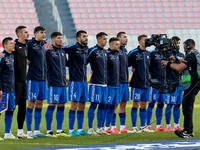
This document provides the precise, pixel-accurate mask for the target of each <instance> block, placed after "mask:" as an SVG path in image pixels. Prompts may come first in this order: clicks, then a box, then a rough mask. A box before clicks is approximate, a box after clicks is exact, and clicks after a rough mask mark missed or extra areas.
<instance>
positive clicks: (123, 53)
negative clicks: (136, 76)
mask: <svg viewBox="0 0 200 150" xmlns="http://www.w3.org/2000/svg"><path fill="white" fill-rule="evenodd" d="M127 56H128V52H127V50H126V48H125V47H123V46H120V49H119V61H120V83H128V57H127Z"/></svg>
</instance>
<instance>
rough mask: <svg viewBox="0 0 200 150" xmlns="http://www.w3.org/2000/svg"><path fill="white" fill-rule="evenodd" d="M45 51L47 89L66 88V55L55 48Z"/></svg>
mask: <svg viewBox="0 0 200 150" xmlns="http://www.w3.org/2000/svg"><path fill="white" fill-rule="evenodd" d="M52 46H53V49H54V50H47V51H46V60H47V79H48V87H50V86H53V87H64V86H66V53H65V51H64V50H62V49H59V48H57V47H55V46H54V45H52Z"/></svg>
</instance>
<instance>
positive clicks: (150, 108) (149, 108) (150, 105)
mask: <svg viewBox="0 0 200 150" xmlns="http://www.w3.org/2000/svg"><path fill="white" fill-rule="evenodd" d="M154 105H155V104H154V103H149V105H148V108H147V125H148V126H149V125H150V124H151V118H152V111H153V108H154Z"/></svg>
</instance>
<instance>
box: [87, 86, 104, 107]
mask: <svg viewBox="0 0 200 150" xmlns="http://www.w3.org/2000/svg"><path fill="white" fill-rule="evenodd" d="M89 101H90V102H95V103H100V104H107V86H101V85H95V84H91V85H90V86H89Z"/></svg>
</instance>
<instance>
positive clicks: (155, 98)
mask: <svg viewBox="0 0 200 150" xmlns="http://www.w3.org/2000/svg"><path fill="white" fill-rule="evenodd" d="M150 53H151V65H150V74H151V78H152V79H157V80H159V81H160V83H161V82H162V71H163V70H162V69H163V67H162V65H161V58H162V56H161V55H160V54H159V52H158V51H157V50H153V51H151V52H150ZM164 69H165V74H166V68H164ZM164 85H166V80H165V83H164ZM159 90H160V89H159V88H158V89H156V88H154V87H151V90H150V101H149V105H148V108H147V126H148V129H149V130H150V131H152V132H154V130H153V129H152V128H151V118H152V111H153V108H154V106H155V103H156V102H157V107H156V130H155V131H157V132H158V131H164V128H163V126H162V125H161V121H162V114H163V107H164V103H165V102H166V101H167V97H168V95H167V93H159Z"/></svg>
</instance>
